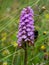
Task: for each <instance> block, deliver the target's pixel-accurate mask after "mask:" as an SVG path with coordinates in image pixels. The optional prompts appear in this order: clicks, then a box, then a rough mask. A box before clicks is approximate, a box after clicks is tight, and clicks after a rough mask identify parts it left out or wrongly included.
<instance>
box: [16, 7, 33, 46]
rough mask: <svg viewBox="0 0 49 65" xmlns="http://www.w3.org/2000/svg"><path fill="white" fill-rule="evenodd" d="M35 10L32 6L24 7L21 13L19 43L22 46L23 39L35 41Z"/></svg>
mask: <svg viewBox="0 0 49 65" xmlns="http://www.w3.org/2000/svg"><path fill="white" fill-rule="evenodd" d="M33 17H34V12H33V10H32V9H31V7H30V6H28V7H26V8H23V10H22V11H21V15H20V23H19V31H18V36H17V37H18V45H19V46H22V44H23V43H22V41H24V42H27V41H28V42H30V43H32V44H33V43H34V19H33Z"/></svg>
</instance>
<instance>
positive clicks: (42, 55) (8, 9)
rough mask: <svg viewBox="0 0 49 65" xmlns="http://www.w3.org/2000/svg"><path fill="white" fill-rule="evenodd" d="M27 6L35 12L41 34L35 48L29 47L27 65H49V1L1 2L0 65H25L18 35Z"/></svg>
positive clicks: (36, 22) (10, 0) (14, 0)
mask: <svg viewBox="0 0 49 65" xmlns="http://www.w3.org/2000/svg"><path fill="white" fill-rule="evenodd" d="M27 6H31V8H32V9H33V10H34V14H35V16H34V20H35V29H36V30H37V31H38V34H39V35H38V38H37V40H36V41H35V43H34V44H35V45H34V47H33V46H30V47H27V53H28V61H27V65H32V64H33V63H34V65H36V64H37V63H38V65H40V64H41V63H45V64H44V65H49V0H0V65H24V50H23V49H18V47H17V33H18V24H19V16H20V13H21V10H22V9H23V8H24V7H27ZM13 63H14V64H13Z"/></svg>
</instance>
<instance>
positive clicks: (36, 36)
mask: <svg viewBox="0 0 49 65" xmlns="http://www.w3.org/2000/svg"><path fill="white" fill-rule="evenodd" d="M37 38H38V31H37V30H35V31H34V39H35V40H36V39H37Z"/></svg>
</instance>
